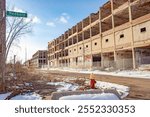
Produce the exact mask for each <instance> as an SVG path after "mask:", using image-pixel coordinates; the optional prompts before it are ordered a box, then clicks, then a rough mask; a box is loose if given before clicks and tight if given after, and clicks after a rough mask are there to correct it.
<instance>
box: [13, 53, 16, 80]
mask: <svg viewBox="0 0 150 117" xmlns="http://www.w3.org/2000/svg"><path fill="white" fill-rule="evenodd" d="M15 64H16V55H14V66H13V77H14V79H16V70H15Z"/></svg>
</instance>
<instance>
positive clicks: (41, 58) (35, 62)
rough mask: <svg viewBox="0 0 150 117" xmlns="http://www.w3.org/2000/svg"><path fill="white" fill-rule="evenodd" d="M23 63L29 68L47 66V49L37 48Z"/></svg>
mask: <svg viewBox="0 0 150 117" xmlns="http://www.w3.org/2000/svg"><path fill="white" fill-rule="evenodd" d="M25 65H26V66H27V67H30V68H42V67H45V66H46V67H47V50H38V51H37V52H36V53H35V54H34V55H33V56H32V58H31V60H28V61H26V62H25Z"/></svg>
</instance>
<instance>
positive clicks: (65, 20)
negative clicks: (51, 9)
mask: <svg viewBox="0 0 150 117" xmlns="http://www.w3.org/2000/svg"><path fill="white" fill-rule="evenodd" d="M69 19H70V16H69V15H68V14H67V13H62V14H61V15H60V17H58V18H56V19H55V21H56V22H59V23H63V24H67V23H68V21H69Z"/></svg>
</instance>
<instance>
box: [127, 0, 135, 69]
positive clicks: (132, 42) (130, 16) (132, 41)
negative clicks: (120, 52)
mask: <svg viewBox="0 0 150 117" xmlns="http://www.w3.org/2000/svg"><path fill="white" fill-rule="evenodd" d="M128 3H129V4H128V6H129V21H130V29H131V35H132V38H131V45H132V57H133V69H136V61H135V49H134V35H133V26H132V11H131V4H130V3H131V1H130V0H128Z"/></svg>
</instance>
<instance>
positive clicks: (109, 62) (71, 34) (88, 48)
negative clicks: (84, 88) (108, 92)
mask: <svg viewBox="0 0 150 117" xmlns="http://www.w3.org/2000/svg"><path fill="white" fill-rule="evenodd" d="M48 65H49V66H50V67H61V66H62V67H64V66H66V67H71V68H93V69H94V68H95V69H97V68H98V69H100V68H102V69H104V68H114V69H135V68H138V67H141V66H150V0H110V1H108V2H107V3H106V4H104V5H103V6H102V7H101V8H100V9H99V11H98V12H97V13H92V14H90V16H88V17H87V18H85V19H84V20H82V21H81V22H79V23H77V24H76V25H75V26H73V27H72V28H71V29H69V30H67V31H66V32H65V33H64V34H62V35H61V36H60V37H58V38H57V39H54V40H52V41H51V42H49V43H48Z"/></svg>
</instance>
